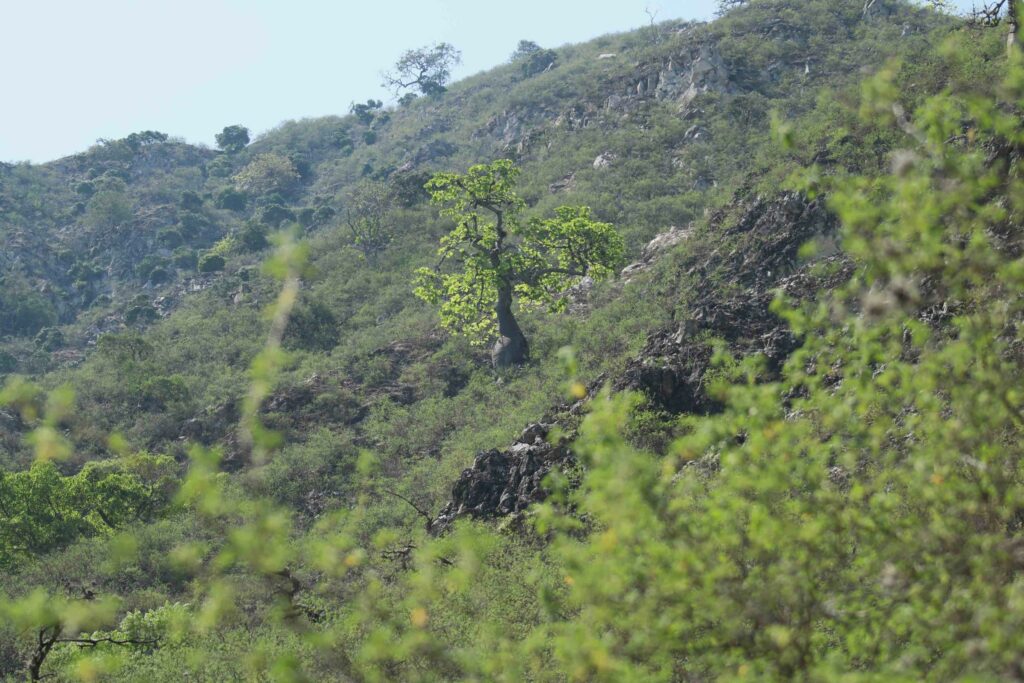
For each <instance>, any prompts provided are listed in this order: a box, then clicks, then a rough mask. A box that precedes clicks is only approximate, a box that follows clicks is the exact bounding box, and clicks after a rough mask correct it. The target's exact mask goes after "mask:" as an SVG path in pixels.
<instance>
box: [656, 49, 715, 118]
mask: <svg viewBox="0 0 1024 683" xmlns="http://www.w3.org/2000/svg"><path fill="white" fill-rule="evenodd" d="M657 80H658V85H657V86H656V87H655V88H654V97H655V98H656V99H659V100H675V101H678V102H679V108H680V110H684V109H686V108H687V107H688V106H689V105H690V103H691V102H693V100H694V99H695V98H696V97H697V96H698V95H700V94H702V93H706V92H728V91H729V89H730V86H729V70H728V68H726V65H725V62H724V61H722V57H721V55H719V54H718V50H717V49H715V48H714V47H713V46H711V45H701V46H700V47H699V48H698V49H697V52H696V54H693V55H691V56H690V59H688V60H686V59H672V60H671V61H669V63H668V65H666V66H665V68H664V69H662V70H661V72H660V73H659V74H658V79H657Z"/></svg>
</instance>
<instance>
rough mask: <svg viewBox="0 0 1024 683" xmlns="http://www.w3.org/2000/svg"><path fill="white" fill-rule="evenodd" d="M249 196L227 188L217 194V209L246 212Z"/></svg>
mask: <svg viewBox="0 0 1024 683" xmlns="http://www.w3.org/2000/svg"><path fill="white" fill-rule="evenodd" d="M248 200H249V196H248V195H247V194H246V193H245V192H242V191H240V190H236V189H235V188H233V187H225V188H223V189H222V190H221V191H220V192H218V193H217V208H218V209H228V210H230V211H244V210H245V205H246V203H247V202H248Z"/></svg>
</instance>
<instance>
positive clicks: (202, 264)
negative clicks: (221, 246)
mask: <svg viewBox="0 0 1024 683" xmlns="http://www.w3.org/2000/svg"><path fill="white" fill-rule="evenodd" d="M224 264H225V261H224V257H223V256H221V255H220V254H203V255H202V256H201V257H200V258H199V272H200V273H216V272H219V271H222V270H224Z"/></svg>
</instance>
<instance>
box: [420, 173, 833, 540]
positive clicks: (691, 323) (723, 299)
mask: <svg viewBox="0 0 1024 683" xmlns="http://www.w3.org/2000/svg"><path fill="white" fill-rule="evenodd" d="M725 221H726V213H725V212H724V211H723V212H722V213H720V214H719V215H718V216H715V217H713V218H712V224H713V227H714V224H715V223H718V224H719V225H721V226H722V227H721V230H720V231H719V234H723V233H724V238H725V239H724V240H723V243H724V244H725V245H728V247H720V248H719V249H718V250H714V251H712V252H711V253H709V254H704V255H694V256H690V257H688V262H684V263H683V264H682V268H683V269H684V271H683V272H685V274H686V275H687V276H695V277H696V282H697V283H698V284H697V285H696V287H695V291H697V292H700V293H701V294H699V295H698V296H697V298H696V300H695V301H694V302H693V303H692V304H691V306H690V307H689V308H690V313H691V315H690V318H689V319H688V320H685V321H682V322H681V323H679V324H678V325H676V326H674V327H672V328H670V329H666V330H662V331H659V332H656V333H654V334H652V335H651V336H650V337H649V338H648V341H647V345H646V347H645V348H644V350H643V351H642V352H641V353H640V354H639V355H638V356H637V357H636V358H634V359H633V360H632V361H630V362H629V363H628V364H627V367H626V369H625V371H624V372H623V373H622V374H621V375H620V376H619V377H617V378H616V379H615V380H614V381H613V382H612V388H613V389H614V390H617V391H622V390H635V391H640V392H643V393H644V394H645V395H646V396H647V397H648V398H649V400H650V401H651V402H652V403H653V404H654V405H655V406H658V407H660V408H662V409H663V410H666V411H669V412H672V413H677V414H678V413H692V414H710V413H714V412H716V411H717V410H720V408H721V406H720V405H719V404H718V403H717V402H716V401H715V400H714V398H712V397H710V396H708V394H707V392H706V391H705V376H706V373H707V371H708V369H709V368H710V366H711V359H712V356H713V354H714V349H713V347H712V346H711V344H710V343H709V342H707V341H705V340H706V338H707V337H708V336H709V335H710V336H713V337H716V338H719V339H722V340H724V341H725V342H726V343H727V344H728V345H729V348H730V350H731V351H732V352H733V353H735V354H737V355H740V356H743V355H749V354H753V353H761V354H764V356H765V357H766V358H767V360H768V372H769V374H770V375H774V374H775V373H777V372H778V371H779V370H780V369H781V367H782V364H783V363H784V362H785V360H786V358H787V357H788V356H789V354H790V353H792V351H793V350H794V349H795V348H796V346H797V343H798V342H797V340H796V339H795V338H794V337H793V335H792V334H791V333H790V332H789V330H788V328H787V327H786V326H785V324H784V323H783V322H782V321H781V320H779V319H778V318H777V317H775V315H774V314H773V313H771V311H770V310H769V305H770V304H771V301H772V299H773V297H774V292H775V290H776V288H781V289H782V290H783V291H784V292H786V293H787V294H788V295H790V296H792V297H794V298H797V299H805V298H809V297H812V296H815V294H816V293H817V292H818V291H820V290H822V289H825V290H827V289H830V288H834V287H836V286H838V285H839V284H840V283H842V282H844V281H846V279H848V277H849V275H850V272H851V269H852V265H851V264H850V263H849V262H848V261H847V260H846V259H845V257H843V256H842V255H841V254H837V253H833V254H830V255H828V256H827V257H826V258H825V260H828V261H831V262H832V267H831V268H828V269H826V270H825V271H824V272H827V273H830V275H828V276H818V275H814V274H813V272H812V270H811V269H810V268H809V267H808V266H807V265H804V266H801V265H800V264H798V263H797V252H798V250H799V249H800V247H801V246H802V245H803V244H804V243H806V242H807V241H809V240H811V239H813V238H815V237H825V238H828V237H829V236H831V235H832V234H833V233H834V231H835V228H836V220H835V218H834V217H833V216H832V215H831V214H829V213H828V211H827V210H826V209H825V204H824V201H823V200H822V199H816V200H808V199H806V198H805V197H803V196H801V195H799V194H796V193H786V194H783V195H781V196H780V197H778V198H775V199H773V200H765V199H762V198H757V199H755V200H753V202H751V203H750V204H749V205H748V206H747V208H746V210H745V211H744V213H743V215H742V216H741V218H740V220H739V221H738V222H737V223H736V224H735V225H734V226H733V227H731V228H728V229H726V228H725V227H724V223H725ZM691 233H692V231H691V229H689V228H673V229H671V230H669V231H667V232H665V233H662V234H661V235H658V236H657V237H656V238H655V239H654V240H652V241H651V243H650V244H648V245H647V247H646V248H645V249H644V251H643V256H644V259H645V260H644V261H643V262H640V263H639V264H634V266H639V267H640V268H643V267H647V265H649V264H650V263H652V262H653V261H654V260H656V259H657V258H658V257H659V256H660V255H662V254H664V253H665V251H666V250H667V249H669V248H670V247H671V246H674V245H676V244H679V243H680V242H681V241H683V240H684V239H686V238H687V237H689V236H690V235H691ZM726 248H728V249H729V251H728V253H722V252H723V251H725V249H726ZM820 262H821V261H819V263H820ZM720 282H730V283H732V284H734V285H735V288H733V289H730V290H729V293H728V294H723V293H721V292H722V289H721V288H720V286H719V285H717V284H716V283H720ZM603 381H604V378H598V380H595V382H594V383H593V384H592V388H596V386H600V384H601V383H603ZM593 393H594V392H593V391H591V392H590V394H591V395H592V394H593ZM583 409H584V403H583V402H582V401H581V402H578V403H576V404H573V405H572V406H562V407H560V408H559V409H558V412H556V415H557V418H548V419H547V421H546V422H543V423H536V424H533V425H530V426H529V427H527V428H526V430H525V431H524V432H523V434H522V435H521V436H520V437H519V439H517V440H516V442H515V443H514V444H513V445H512V446H511V447H509V448H507V449H505V450H489V451H482V452H480V453H478V454H477V456H476V459H475V460H474V462H473V466H472V467H469V468H467V469H465V470H463V472H462V474H461V476H460V477H459V479H458V481H457V482H456V483H455V485H454V486H453V487H452V497H451V501H450V502H449V503H448V504H447V505H446V506H445V507H444V509H443V510H442V511H441V513H440V514H439V515H438V516H437V518H436V519H435V520H434V521H433V522H432V524H431V527H430V528H431V531H432V532H434V533H441V532H443V531H444V530H445V529H447V528H448V527H449V526H450V525H451V523H452V522H453V521H454V520H455V519H456V518H458V517H459V516H462V515H471V516H473V517H495V516H502V515H510V514H516V513H519V512H522V511H523V510H524V509H526V508H527V507H528V506H530V505H531V504H533V503H535V502H538V501H540V500H543V498H544V495H545V492H544V489H543V487H542V486H541V481H542V480H543V478H544V477H545V476H546V475H547V474H548V473H549V472H550V471H551V470H552V469H553V468H556V467H558V468H564V467H567V466H569V465H571V464H573V463H574V462H575V461H574V459H573V456H572V452H571V450H570V445H571V439H572V434H573V432H572V429H571V428H570V427H571V425H568V424H566V423H574V422H575V420H576V417H575V416H577V415H579V414H580V413H581V412H582V410H583ZM555 419H557V420H558V422H560V423H562V424H560V425H559V426H561V427H562V428H563V429H565V430H566V436H565V437H563V440H562V441H560V442H559V443H557V444H552V443H550V442H549V441H548V440H547V434H548V433H549V430H550V428H551V427H552V426H553V424H552V423H553V422H554V420H555ZM709 466H711V464H709Z"/></svg>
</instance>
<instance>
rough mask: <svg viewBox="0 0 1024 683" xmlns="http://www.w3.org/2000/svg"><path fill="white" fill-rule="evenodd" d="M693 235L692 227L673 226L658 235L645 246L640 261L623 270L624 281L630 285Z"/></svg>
mask: <svg viewBox="0 0 1024 683" xmlns="http://www.w3.org/2000/svg"><path fill="white" fill-rule="evenodd" d="M692 234H693V228H692V227H691V226H688V227H685V228H679V227H676V226H672V227H671V228H669V229H668V230H666V231H665V232H662V233H658V234H657V235H655V236H654V239H652V240H651V241H650V242H648V243H647V244H646V245H644V248H643V249H642V250H641V251H640V260H639V261H637V262H635V263H631V264H629V265H628V266H626V267H625V268H623V269H622V272H621V273H620V275H621V277H622V279H623V280H625V281H626V282H627V283H628V282H629V281H630V279H632V278H633V277H635V276H636V275H637V274H639V273H641V272H643V271H645V270H647V268H649V267H650V266H651V265H652V264H653V263H654V262H655V261H656V260H657V259H658V257H659V256H661V255H662V254H664V253H665V252H666V251H668V250H669V249H671V248H672V247H674V246H676V245H677V244H679V243H681V242H683V241H684V240H685V239H687V238H688V237H689V236H690V235H692Z"/></svg>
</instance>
